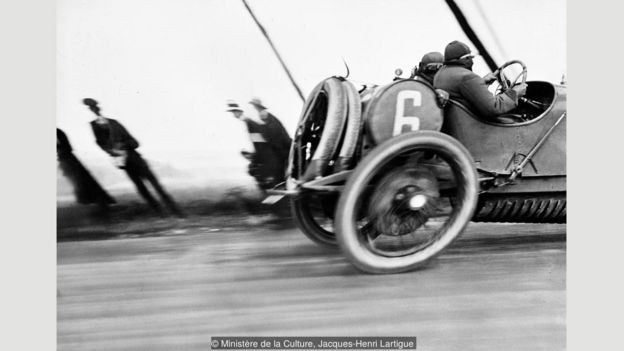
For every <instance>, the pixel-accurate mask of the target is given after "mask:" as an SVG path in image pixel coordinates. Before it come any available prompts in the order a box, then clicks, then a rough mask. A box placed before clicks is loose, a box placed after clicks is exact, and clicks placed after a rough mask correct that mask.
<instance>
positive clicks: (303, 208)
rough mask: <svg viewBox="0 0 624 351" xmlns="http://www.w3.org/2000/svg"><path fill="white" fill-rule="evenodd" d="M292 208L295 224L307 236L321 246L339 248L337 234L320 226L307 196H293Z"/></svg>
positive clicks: (291, 199)
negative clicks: (311, 212) (307, 200)
mask: <svg viewBox="0 0 624 351" xmlns="http://www.w3.org/2000/svg"><path fill="white" fill-rule="evenodd" d="M290 209H291V213H292V216H293V218H294V220H295V224H296V225H297V227H298V228H299V229H300V230H301V231H302V232H303V234H305V236H307V237H308V238H309V239H310V240H312V241H314V242H315V243H317V244H320V245H321V246H325V247H329V248H336V249H337V248H338V242H337V241H336V234H335V233H332V232H329V231H327V230H325V229H323V228H322V227H320V226H319V224H318V223H317V221H316V220H315V219H314V218H313V217H312V215H311V214H310V211H309V207H308V202H306V201H305V197H300V196H297V197H291V198H290Z"/></svg>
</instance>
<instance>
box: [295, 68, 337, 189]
mask: <svg viewBox="0 0 624 351" xmlns="http://www.w3.org/2000/svg"><path fill="white" fill-rule="evenodd" d="M323 91H324V92H325V93H326V94H327V104H328V106H327V116H326V117H325V118H326V119H325V125H324V126H323V131H322V132H321V140H320V141H319V144H318V146H317V148H316V150H314V155H312V159H311V161H310V163H309V164H308V166H307V168H306V170H305V171H304V173H303V176H302V177H301V178H302V179H301V180H303V181H310V180H312V179H314V178H316V177H319V176H322V175H323V174H324V173H325V170H326V169H327V166H328V165H329V162H330V161H331V160H332V159H333V158H334V156H335V155H336V154H337V153H338V145H339V142H340V137H341V136H342V132H343V129H344V128H345V125H346V121H347V103H348V100H347V96H346V94H347V92H346V91H345V87H344V86H343V85H342V81H341V80H340V79H338V78H336V77H331V78H327V79H325V80H324V81H323ZM311 107H312V106H310V108H311ZM305 111H306V112H305V113H304V115H303V116H302V119H301V121H300V122H299V123H300V124H301V122H303V121H304V120H305V119H306V117H307V116H306V114H307V113H309V112H311V110H310V109H306V110H305Z"/></svg>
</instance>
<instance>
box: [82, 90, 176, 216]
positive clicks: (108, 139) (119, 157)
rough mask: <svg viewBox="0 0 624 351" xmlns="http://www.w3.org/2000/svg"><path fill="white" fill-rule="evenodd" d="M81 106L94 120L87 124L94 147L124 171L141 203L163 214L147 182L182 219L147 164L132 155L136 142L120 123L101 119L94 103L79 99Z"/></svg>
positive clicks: (136, 145)
mask: <svg viewBox="0 0 624 351" xmlns="http://www.w3.org/2000/svg"><path fill="white" fill-rule="evenodd" d="M82 102H83V103H84V104H85V105H87V106H88V107H89V109H90V110H91V111H92V112H93V113H94V114H95V115H96V119H95V120H93V121H91V128H92V129H93V134H94V135H95V141H96V143H97V144H98V145H99V146H100V147H101V148H102V150H104V151H106V153H108V154H109V155H111V156H112V157H113V162H114V164H115V166H117V167H118V168H120V169H124V170H125V171H126V173H127V174H128V177H130V180H132V182H133V183H134V185H135V186H136V188H137V190H138V191H139V194H141V196H143V198H144V199H145V201H147V203H148V204H149V205H150V206H151V207H152V208H153V209H154V210H155V211H157V212H158V213H160V214H162V213H163V212H162V209H161V207H160V205H159V204H158V201H156V199H155V198H154V197H153V196H152V194H151V193H150V192H149V190H148V189H147V187H146V185H145V181H148V182H150V183H151V184H152V186H153V187H154V189H155V190H156V192H158V194H159V195H160V197H161V198H162V200H163V202H164V203H165V204H166V205H167V207H169V209H170V210H171V212H173V213H174V214H175V215H177V216H178V217H184V214H183V213H182V211H180V209H179V208H178V206H177V205H176V203H175V202H174V201H173V199H172V198H171V196H169V194H167V192H165V189H163V187H162V186H161V185H160V183H159V182H158V179H157V178H156V176H155V175H154V173H152V171H151V169H150V168H149V166H148V164H147V162H146V161H145V160H144V159H143V157H141V154H139V152H138V151H136V149H137V148H138V147H139V142H138V141H137V140H136V139H134V137H132V135H131V134H130V133H129V132H128V131H127V130H126V128H124V126H123V125H121V123H119V122H118V121H116V120H114V119H112V118H106V117H104V116H102V115H101V114H100V107H99V106H98V102H97V101H95V100H94V99H91V98H86V99H83V100H82Z"/></svg>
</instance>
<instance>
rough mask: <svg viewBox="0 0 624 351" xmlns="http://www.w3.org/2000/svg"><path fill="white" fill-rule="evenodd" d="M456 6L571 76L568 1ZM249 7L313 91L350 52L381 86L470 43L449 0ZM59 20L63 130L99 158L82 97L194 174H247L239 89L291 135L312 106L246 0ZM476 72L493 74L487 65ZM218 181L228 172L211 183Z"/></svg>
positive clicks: (61, 11) (110, 7)
mask: <svg viewBox="0 0 624 351" xmlns="http://www.w3.org/2000/svg"><path fill="white" fill-rule="evenodd" d="M458 3H459V4H460V6H462V9H463V10H464V11H465V12H466V15H467V17H468V19H469V21H470V23H471V24H472V25H473V27H474V28H475V29H476V30H477V31H478V34H479V35H480V36H481V37H482V40H484V42H485V45H486V47H487V48H488V49H489V50H490V51H491V52H492V54H493V55H494V57H495V59H496V60H497V62H498V63H499V64H500V63H503V62H504V61H505V60H509V59H520V60H523V61H524V62H525V63H526V64H527V66H528V72H529V80H548V81H551V82H559V81H560V80H561V75H562V74H563V73H565V72H566V36H565V33H566V4H565V1H564V0H547V1H544V0H523V1H503V0H465V1H458ZM249 4H250V6H251V7H252V8H253V10H254V11H255V13H256V15H257V17H258V18H259V20H260V21H261V22H262V23H263V24H264V26H265V28H266V29H267V31H268V32H269V34H270V35H271V36H272V39H273V41H274V43H275V45H276V46H277V48H278V50H279V51H280V52H281V54H282V56H283V58H284V60H285V61H286V63H287V64H288V66H289V68H290V69H291V71H292V73H293V75H294V77H295V79H296V81H297V82H298V83H299V85H300V86H301V88H302V90H303V91H304V94H307V93H308V92H309V91H310V90H311V89H312V88H313V87H314V85H316V83H318V82H319V81H320V80H321V79H323V78H325V77H328V76H331V75H336V74H344V73H345V69H344V66H343V63H342V58H343V57H344V59H345V60H346V61H347V62H348V64H349V66H350V69H351V76H350V78H352V79H353V80H355V81H361V82H373V83H378V84H383V83H386V82H389V81H390V80H391V79H392V77H393V71H394V69H395V68H398V67H400V68H403V70H404V71H405V72H409V70H410V69H411V67H412V66H414V65H415V64H417V63H418V61H419V60H420V57H421V56H422V55H423V54H424V53H426V52H429V51H441V52H443V50H444V46H445V45H446V44H447V43H448V42H450V41H452V40H455V39H459V40H462V41H465V42H467V43H468V40H467V39H466V37H465V36H464V34H463V32H462V31H461V29H460V28H459V25H458V24H457V23H456V21H455V19H454V17H453V15H452V13H451V12H450V10H449V9H448V7H447V5H446V4H445V2H444V1H443V0H419V1H414V0H388V1H381V0H357V1H356V0H314V1H312V0H309V1H308V0H305V1H304V0H299V1H298V0H249ZM477 5H480V9H479V7H478V6H477ZM482 14H484V15H485V16H487V19H488V20H489V21H490V25H491V27H492V28H494V29H495V30H496V35H497V36H498V38H499V40H500V42H501V44H502V47H499V46H498V45H497V42H496V41H495V39H494V38H493V37H492V36H491V32H490V31H489V28H488V26H487V25H486V22H484V20H483V17H482ZM57 20H58V21H57V23H58V24H57V27H58V28H57V65H58V66H57V67H58V77H57V78H58V79H57V82H58V83H57V84H58V86H57V94H58V97H57V126H59V127H60V128H62V129H64V130H65V132H66V133H67V134H68V136H69V138H70V140H71V142H72V144H73V146H74V149H75V151H76V153H77V154H78V156H79V157H81V158H82V159H83V161H84V163H85V164H86V165H87V167H95V166H97V165H98V164H105V165H106V166H108V165H110V161H109V160H108V157H107V156H106V155H105V154H104V152H103V151H101V150H100V149H99V148H97V146H96V145H95V143H94V139H93V135H92V132H91V130H90V128H89V125H88V122H89V120H91V119H92V116H93V115H92V114H91V112H90V111H88V110H87V109H86V108H85V106H84V105H82V104H81V103H80V100H81V99H82V98H83V97H93V98H95V99H96V100H98V101H99V102H100V104H101V107H102V112H103V114H104V115H105V116H108V117H112V118H116V119H118V120H120V121H121V122H122V123H123V124H124V125H125V126H126V127H127V128H128V129H129V130H130V132H131V133H132V134H133V135H134V136H135V137H136V138H137V139H138V140H139V142H140V143H141V148H140V149H139V150H140V151H141V152H142V153H143V154H144V155H145V156H146V158H147V159H149V160H155V161H158V162H160V163H164V164H170V165H171V167H173V168H180V169H185V170H187V171H188V170H193V169H196V170H197V172H203V169H204V167H206V165H210V163H214V164H217V165H224V167H225V165H227V167H230V166H231V167H233V168H231V169H232V170H234V171H235V172H239V171H240V172H241V174H243V176H244V160H243V159H242V158H241V157H240V156H239V151H240V149H241V148H244V147H248V145H249V142H248V140H247V135H246V133H245V130H244V128H243V125H242V124H241V123H240V122H238V121H236V120H234V119H233V118H232V117H231V115H230V114H228V113H226V112H225V102H226V100H227V99H236V100H238V101H239V102H240V103H241V104H244V106H243V108H244V109H245V110H246V112H248V113H249V114H251V113H252V111H253V110H252V108H251V106H250V105H248V104H247V102H248V101H249V99H250V98H251V97H259V98H261V99H262V100H263V101H265V103H266V105H267V106H268V107H269V108H270V109H271V110H272V111H273V112H274V114H275V115H277V117H278V118H280V119H281V120H282V121H283V123H284V124H285V126H286V127H287V129H288V130H289V131H290V132H291V133H292V131H294V129H295V127H296V123H297V120H298V118H299V113H300V108H301V105H302V103H301V101H300V99H299V97H298V95H297V94H296V92H295V91H294V89H293V88H292V86H291V85H290V82H289V81H288V79H287V77H286V75H285V74H284V72H283V70H282V68H281V66H280V65H279V63H278V61H277V59H276V58H275V56H274V55H273V53H272V51H271V49H270V47H269V46H268V44H267V42H266V41H265V39H264V37H263V36H262V35H261V33H260V31H259V30H258V28H257V27H256V25H255V23H254V22H253V21H252V19H251V17H250V16H249V14H248V13H247V11H246V9H245V8H244V6H243V4H242V2H241V1H238V0H175V1H174V0H58V10H57ZM469 45H470V44H469ZM505 54H506V55H505ZM474 70H475V71H476V72H478V73H480V74H485V73H487V68H486V66H485V65H484V63H483V62H482V61H478V62H477V64H476V65H475V69H474ZM228 169H229V168H228ZM110 171H111V172H117V173H119V172H118V170H116V169H114V168H113V167H112V166H110ZM197 175H198V176H201V174H197ZM211 177H224V175H223V174H219V173H216V174H209V175H206V181H209V180H210V178H211ZM119 179H122V178H121V176H120V177H119Z"/></svg>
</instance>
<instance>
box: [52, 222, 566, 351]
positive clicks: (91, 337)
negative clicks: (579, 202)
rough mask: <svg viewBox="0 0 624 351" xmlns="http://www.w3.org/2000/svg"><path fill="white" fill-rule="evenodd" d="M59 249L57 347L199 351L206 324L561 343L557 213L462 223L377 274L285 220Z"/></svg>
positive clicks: (253, 330)
mask: <svg viewBox="0 0 624 351" xmlns="http://www.w3.org/2000/svg"><path fill="white" fill-rule="evenodd" d="M537 234H539V235H537ZM57 248H58V271H57V287H58V312H57V319H58V324H57V328H58V349H59V350H87V349H88V350H172V349H175V350H208V349H210V346H209V343H210V337H211V336H224V335H254V336H355V335H359V336H377V335H395V336H417V337H418V350H466V349H479V350H497V351H498V350H563V349H565V328H566V327H565V304H566V301H565V286H566V282H565V259H566V254H565V253H566V243H565V225H556V224H552V225H543V224H541V225H528V224H527V225H524V224H523V225H518V224H514V225H509V224H475V223H471V225H470V226H469V228H468V230H467V232H466V233H465V235H464V236H463V238H462V239H461V240H459V241H458V242H456V243H455V244H454V245H453V246H452V247H450V248H449V249H447V251H445V253H443V254H442V255H441V256H439V257H438V258H437V259H435V260H434V261H432V263H430V264H429V265H428V266H426V267H424V268H423V269H420V270H417V271H414V272H409V273H403V274H396V275H383V276H380V275H369V274H363V273H360V272H359V271H357V270H356V269H355V268H353V267H352V266H351V265H350V264H349V262H347V261H346V259H345V258H344V257H343V256H342V255H341V254H340V252H339V251H332V250H326V249H322V248H319V247H318V246H316V245H315V244H314V243H312V242H310V241H309V240H308V239H306V238H305V237H304V236H303V234H301V233H300V232H298V231H297V230H294V229H287V230H271V229H267V228H258V229H257V230H253V231H252V230H249V231H243V230H238V231H220V232H208V231H202V230H196V229H194V230H193V231H190V232H186V233H184V232H175V233H171V234H170V235H164V236H150V237H144V238H122V239H111V240H101V241H80V242H62V243H59V244H58V246H57Z"/></svg>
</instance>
